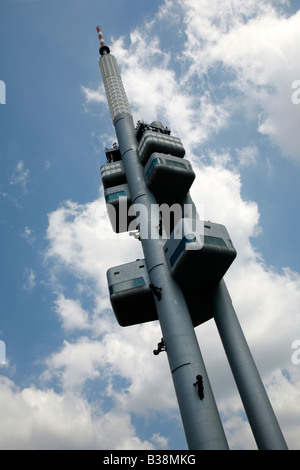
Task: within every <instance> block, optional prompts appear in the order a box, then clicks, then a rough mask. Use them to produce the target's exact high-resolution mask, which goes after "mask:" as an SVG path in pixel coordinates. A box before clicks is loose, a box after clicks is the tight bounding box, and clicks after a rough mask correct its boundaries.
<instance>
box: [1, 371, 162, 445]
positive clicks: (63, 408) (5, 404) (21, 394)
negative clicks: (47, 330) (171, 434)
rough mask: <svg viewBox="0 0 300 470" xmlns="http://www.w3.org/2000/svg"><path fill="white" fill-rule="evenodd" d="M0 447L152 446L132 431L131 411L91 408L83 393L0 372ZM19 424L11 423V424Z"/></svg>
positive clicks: (133, 429)
mask: <svg viewBox="0 0 300 470" xmlns="http://www.w3.org/2000/svg"><path fill="white" fill-rule="evenodd" d="M0 410H1V423H2V426H1V429H0V442H1V444H0V447H1V449H7V450H21V449H25V450H52V449H53V450H60V449H61V450H64V449H67V450H68V449H70V450H72V449H73V450H78V449H106V450H107V449H112V450H114V449H150V450H151V449H154V446H153V444H152V443H151V442H150V441H142V440H140V439H139V438H138V437H137V436H136V432H135V428H134V426H133V425H132V423H131V420H130V416H129V415H128V414H126V413H122V412H120V411H119V410H115V411H114V410H113V411H111V412H110V413H104V412H101V410H99V409H98V410H97V413H95V410H94V409H93V406H91V405H90V404H89V403H88V402H87V401H86V400H85V399H84V398H83V397H80V396H79V395H75V394H72V393H66V394H58V393H56V392H54V390H51V389H48V390H39V389H37V388H35V387H34V386H31V387H28V388H24V389H22V390H21V389H19V388H17V387H16V386H15V385H14V383H13V382H12V381H10V380H9V379H7V378H4V377H0ZM20 422H21V423H22V426H16V423H20Z"/></svg>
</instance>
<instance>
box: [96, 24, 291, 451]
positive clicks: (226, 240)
mask: <svg viewBox="0 0 300 470" xmlns="http://www.w3.org/2000/svg"><path fill="white" fill-rule="evenodd" d="M97 32H98V37H99V40H100V50H99V52H100V59H99V66H100V70H101V74H102V78H103V83H104V87H105V91H106V95H107V100H108V105H109V109H110V113H111V118H112V122H113V125H114V127H115V132H116V136H117V139H118V145H116V144H115V145H114V146H113V148H112V149H106V157H107V162H108V163H107V164H106V165H103V166H102V167H101V176H102V182H103V186H104V193H105V199H106V203H107V210H108V215H109V218H110V221H111V224H112V227H113V229H114V231H115V232H117V233H120V232H128V231H131V232H130V233H131V234H133V235H134V236H135V238H137V239H138V241H137V243H138V242H140V243H141V245H142V249H143V253H144V259H143V260H137V261H134V262H132V263H126V264H123V265H120V266H115V267H112V268H110V269H109V270H108V272H107V280H108V287H109V292H110V300H111V304H112V307H113V311H114V313H115V316H116V318H117V320H118V322H119V324H120V325H121V326H124V327H125V326H130V325H134V324H138V323H143V322H148V321H153V320H159V323H160V326H161V330H162V336H163V338H162V340H161V342H160V343H159V344H158V349H157V350H155V351H153V352H154V354H159V352H160V351H166V353H167V356H168V361H169V366H170V370H171V374H172V378H173V383H174V387H175V391H176V395H177V400H178V405H179V409H180V413H181V417H182V422H183V426H184V430H185V435H186V439H187V444H188V448H189V449H190V450H198V449H199V450H200V449H207V450H217V449H220V450H222V449H228V443H227V440H226V436H225V433H224V430H223V426H222V422H221V419H220V416H219V412H218V409H217V406H216V403H215V399H214V396H213V392H212V389H211V386H210V382H209V378H208V375H207V372H206V368H205V364H204V361H203V358H202V355H201V352H200V348H199V344H198V340H197V338H196V335H195V330H194V328H195V327H196V326H198V325H200V324H202V323H204V322H205V321H207V320H209V319H211V318H214V320H215V322H216V325H217V328H218V331H219V334H220V337H221V340H222V342H223V345H224V349H225V351H226V354H227V357H228V361H229V363H230V366H231V369H232V372H233V375H234V378H235V381H236V384H237V387H238V389H239V393H240V395H241V398H242V401H243V404H244V407H245V411H246V413H247V416H248V419H249V423H250V425H251V427H252V431H253V434H254V437H255V439H256V442H257V445H258V448H259V449H286V444H285V441H284V438H283V436H282V433H281V430H280V428H279V425H278V423H277V420H276V417H275V415H274V412H273V410H272V407H271V405H270V402H269V400H268V397H267V395H266V392H265V389H264V386H263V384H262V381H261V379H260V376H259V374H258V372H257V369H256V366H255V364H254V361H253V359H252V356H251V353H250V351H249V348H248V346H247V343H246V340H245V338H244V335H243V332H242V330H241V328H240V325H239V322H238V319H237V317H236V314H235V311H234V309H233V306H232V303H231V299H230V297H229V294H228V291H227V289H226V286H225V283H224V280H223V276H224V274H225V273H226V271H227V270H228V268H229V267H230V265H231V263H232V262H233V260H234V258H235V256H236V251H235V249H234V246H233V244H232V241H231V239H230V236H229V234H228V232H227V230H226V228H225V227H224V226H223V225H220V224H216V223H211V222H205V221H203V220H201V219H200V218H199V216H198V213H197V211H196V208H195V205H194V203H193V201H192V199H191V196H190V193H189V190H190V187H191V185H192V183H193V181H194V178H195V174H194V172H193V169H192V166H191V164H190V163H189V162H188V160H186V159H185V158H184V156H185V150H184V148H183V145H182V143H181V141H180V139H178V138H176V137H173V136H171V132H170V129H168V128H167V127H166V126H164V125H163V124H162V123H161V122H159V121H154V122H152V123H151V124H146V123H144V122H140V121H139V122H138V124H137V126H135V125H134V122H133V117H132V113H131V110H130V106H129V103H128V100H127V96H126V92H125V89H124V86H123V83H122V79H121V76H120V73H119V70H118V66H117V62H116V59H115V57H114V56H113V55H112V54H110V49H109V48H108V47H107V46H106V45H105V42H104V39H103V35H102V31H101V28H100V27H99V26H97Z"/></svg>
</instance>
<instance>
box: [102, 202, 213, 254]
mask: <svg viewBox="0 0 300 470" xmlns="http://www.w3.org/2000/svg"><path fill="white" fill-rule="evenodd" d="M115 202H116V203H115V204H114V203H113V202H109V203H107V204H106V207H104V206H103V207H102V211H103V213H101V214H99V215H100V219H101V220H103V219H105V218H107V214H108V217H109V220H110V223H111V226H112V227H113V228H114V230H112V229H111V227H109V226H105V225H102V224H101V226H99V229H98V230H97V235H98V237H99V238H100V239H102V240H112V239H120V238H121V239H122V238H127V237H128V233H129V235H132V236H134V238H137V239H139V240H145V239H147V240H148V239H151V240H158V239H163V240H167V239H169V238H175V239H182V238H183V237H184V236H185V237H188V236H189V235H191V234H195V236H196V237H197V238H199V241H200V237H201V236H202V238H203V235H204V205H203V204H198V205H197V207H196V206H195V205H194V204H184V205H181V204H177V203H175V204H172V205H168V204H151V205H150V207H147V206H146V205H144V204H138V203H134V204H131V205H130V206H129V207H128V201H127V198H126V197H119V198H118V199H117V198H116V201H115ZM189 249H193V248H192V245H191V248H189Z"/></svg>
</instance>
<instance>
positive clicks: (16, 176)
mask: <svg viewBox="0 0 300 470" xmlns="http://www.w3.org/2000/svg"><path fill="white" fill-rule="evenodd" d="M28 178H29V170H26V169H25V167H24V162H23V160H20V161H19V162H18V164H17V166H16V169H15V170H14V172H13V175H12V177H11V180H10V184H11V185H14V184H17V185H20V186H22V188H23V190H24V191H26V190H27V184H28Z"/></svg>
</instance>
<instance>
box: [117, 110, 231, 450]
mask: <svg viewBox="0 0 300 470" xmlns="http://www.w3.org/2000/svg"><path fill="white" fill-rule="evenodd" d="M114 125H115V130H116V135H117V137H118V142H119V146H120V151H121V155H122V161H123V165H124V168H125V172H126V177H127V183H128V186H129V189H130V194H131V197H132V201H133V202H134V205H135V206H136V208H137V210H138V209H140V210H141V214H140V216H139V222H140V224H141V226H140V234H141V243H142V247H143V252H144V255H145V260H146V265H147V269H148V272H149V278H150V281H151V283H153V284H154V285H155V286H158V287H159V288H160V289H161V300H158V299H157V298H155V303H156V309H157V314H158V318H159V321H160V326H161V329H162V333H163V337H164V340H165V343H166V347H167V355H168V361H169V366H170V370H171V373H172V378H173V383H174V387H175V391H176V395H177V400H178V405H179V409H180V413H181V417H182V422H183V426H184V430H185V435H186V439H187V443H188V447H189V449H190V450H227V449H228V444H227V440H226V437H225V433H224V430H223V426H222V423H221V420H220V416H219V412H218V409H217V406H216V403H215V399H214V396H213V392H212V390H211V386H210V382H209V379H208V375H207V372H206V368H205V364H204V361H203V358H202V355H201V352H200V348H199V344H198V340H197V338H196V335H195V330H194V327H193V324H192V320H191V317H190V313H189V310H188V308H187V305H186V302H185V299H184V296H183V294H182V291H181V288H180V287H179V285H178V284H177V283H176V281H175V280H174V279H173V278H172V276H171V273H170V271H169V268H168V266H167V263H166V258H165V255H164V251H163V247H164V243H165V240H163V239H161V238H158V237H157V238H155V237H154V238H151V237H147V236H145V237H143V233H144V234H147V233H148V234H150V233H151V234H152V233H153V226H155V225H157V223H158V220H159V216H158V206H157V203H156V200H155V198H154V197H153V195H152V193H151V192H150V191H149V190H148V188H147V186H146V184H145V181H144V177H143V167H142V165H141V163H140V161H139V158H138V154H137V150H136V149H137V144H138V143H137V141H136V131H135V128H134V125H133V120H132V116H131V115H129V114H128V113H123V114H120V115H118V116H117V117H116V118H115V120H114ZM155 209H156V210H157V214H155ZM150 215H151V217H150ZM198 374H200V375H202V377H203V383H204V395H205V397H204V399H203V400H200V399H199V396H198V393H197V390H196V388H195V387H194V386H193V383H194V382H195V381H196V376H197V375H198Z"/></svg>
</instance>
